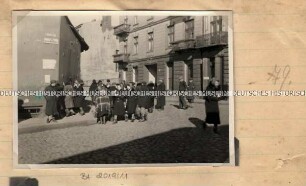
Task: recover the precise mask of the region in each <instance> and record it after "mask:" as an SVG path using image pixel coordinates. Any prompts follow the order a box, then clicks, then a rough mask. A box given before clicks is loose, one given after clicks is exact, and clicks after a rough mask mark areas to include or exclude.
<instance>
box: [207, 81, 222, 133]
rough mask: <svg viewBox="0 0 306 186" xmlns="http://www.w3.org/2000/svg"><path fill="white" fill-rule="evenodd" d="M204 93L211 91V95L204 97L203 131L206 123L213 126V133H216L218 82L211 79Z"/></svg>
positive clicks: (218, 117) (218, 96)
mask: <svg viewBox="0 0 306 186" xmlns="http://www.w3.org/2000/svg"><path fill="white" fill-rule="evenodd" d="M206 91H211V93H212V94H210V95H209V96H205V97H204V99H205V112H206V119H205V123H204V129H205V128H206V124H207V123H209V124H214V129H213V130H214V133H218V125H219V124H220V114H219V105H218V101H219V100H220V99H221V95H219V94H218V91H220V83H219V81H218V80H214V79H213V80H212V81H211V82H210V83H209V85H208V86H207V88H206Z"/></svg>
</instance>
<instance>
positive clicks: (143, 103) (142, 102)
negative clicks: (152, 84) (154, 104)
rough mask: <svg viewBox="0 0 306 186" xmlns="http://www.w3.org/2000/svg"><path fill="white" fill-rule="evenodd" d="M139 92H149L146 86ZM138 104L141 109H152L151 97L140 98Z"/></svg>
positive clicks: (140, 88)
mask: <svg viewBox="0 0 306 186" xmlns="http://www.w3.org/2000/svg"><path fill="white" fill-rule="evenodd" d="M139 91H149V88H148V87H147V86H146V85H141V86H140V87H139ZM137 104H138V106H139V107H144V108H146V109H148V108H150V97H149V96H139V97H138V99H137Z"/></svg>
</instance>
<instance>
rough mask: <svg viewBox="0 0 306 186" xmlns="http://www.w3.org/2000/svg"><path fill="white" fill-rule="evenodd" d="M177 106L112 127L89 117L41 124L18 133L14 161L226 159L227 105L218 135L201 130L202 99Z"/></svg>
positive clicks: (213, 160)
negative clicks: (189, 105)
mask: <svg viewBox="0 0 306 186" xmlns="http://www.w3.org/2000/svg"><path fill="white" fill-rule="evenodd" d="M177 106H178V103H177V102H167V105H166V107H165V110H164V111H157V110H154V112H153V113H151V114H150V115H149V119H148V121H147V122H138V121H135V122H131V121H128V122H125V121H119V122H118V123H117V124H115V125H114V124H112V123H111V122H108V123H107V124H106V125H101V124H96V123H95V122H94V120H90V122H87V123H86V125H82V124H76V125H75V126H73V123H74V122H78V119H77V118H75V119H74V120H75V121H74V122H72V124H69V126H67V127H62V128H52V127H50V128H46V127H45V125H49V126H51V125H53V124H40V125H43V126H44V127H45V129H44V130H29V131H26V132H23V133H19V137H18V141H19V144H18V145H19V163H20V164H40V163H48V164H49V163H52V164H109V163H126V164H129V163H223V162H227V161H228V158H229V148H228V147H229V140H228V130H229V128H228V126H229V125H228V103H226V102H225V103H222V102H221V103H220V117H221V123H222V124H221V125H220V134H214V133H213V131H212V126H208V127H207V129H206V130H203V127H202V125H201V124H202V122H203V119H204V118H205V110H204V109H205V108H204V103H203V102H202V101H200V102H197V103H194V104H193V108H189V109H187V110H179V109H177ZM88 114H91V113H88ZM74 117H75V116H74ZM76 117H77V116H76ZM69 119H70V118H69ZM72 119H73V118H72ZM72 119H70V120H72ZM72 121H73V120H72ZM70 122H71V121H70ZM56 125H64V124H63V123H60V124H56Z"/></svg>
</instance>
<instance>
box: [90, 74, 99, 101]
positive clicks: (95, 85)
mask: <svg viewBox="0 0 306 186" xmlns="http://www.w3.org/2000/svg"><path fill="white" fill-rule="evenodd" d="M97 90H98V83H97V81H96V80H95V79H94V80H92V83H91V85H90V87H89V93H90V95H91V101H92V104H93V103H94V101H95V99H96V98H95V96H94V94H95V92H96V91H97Z"/></svg>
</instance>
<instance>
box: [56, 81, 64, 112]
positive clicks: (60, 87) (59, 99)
mask: <svg viewBox="0 0 306 186" xmlns="http://www.w3.org/2000/svg"><path fill="white" fill-rule="evenodd" d="M56 91H58V93H59V96H58V97H57V111H58V116H59V118H63V116H62V114H63V113H65V109H66V107H65V95H63V94H61V92H63V91H64V83H63V84H60V83H57V84H56Z"/></svg>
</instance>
